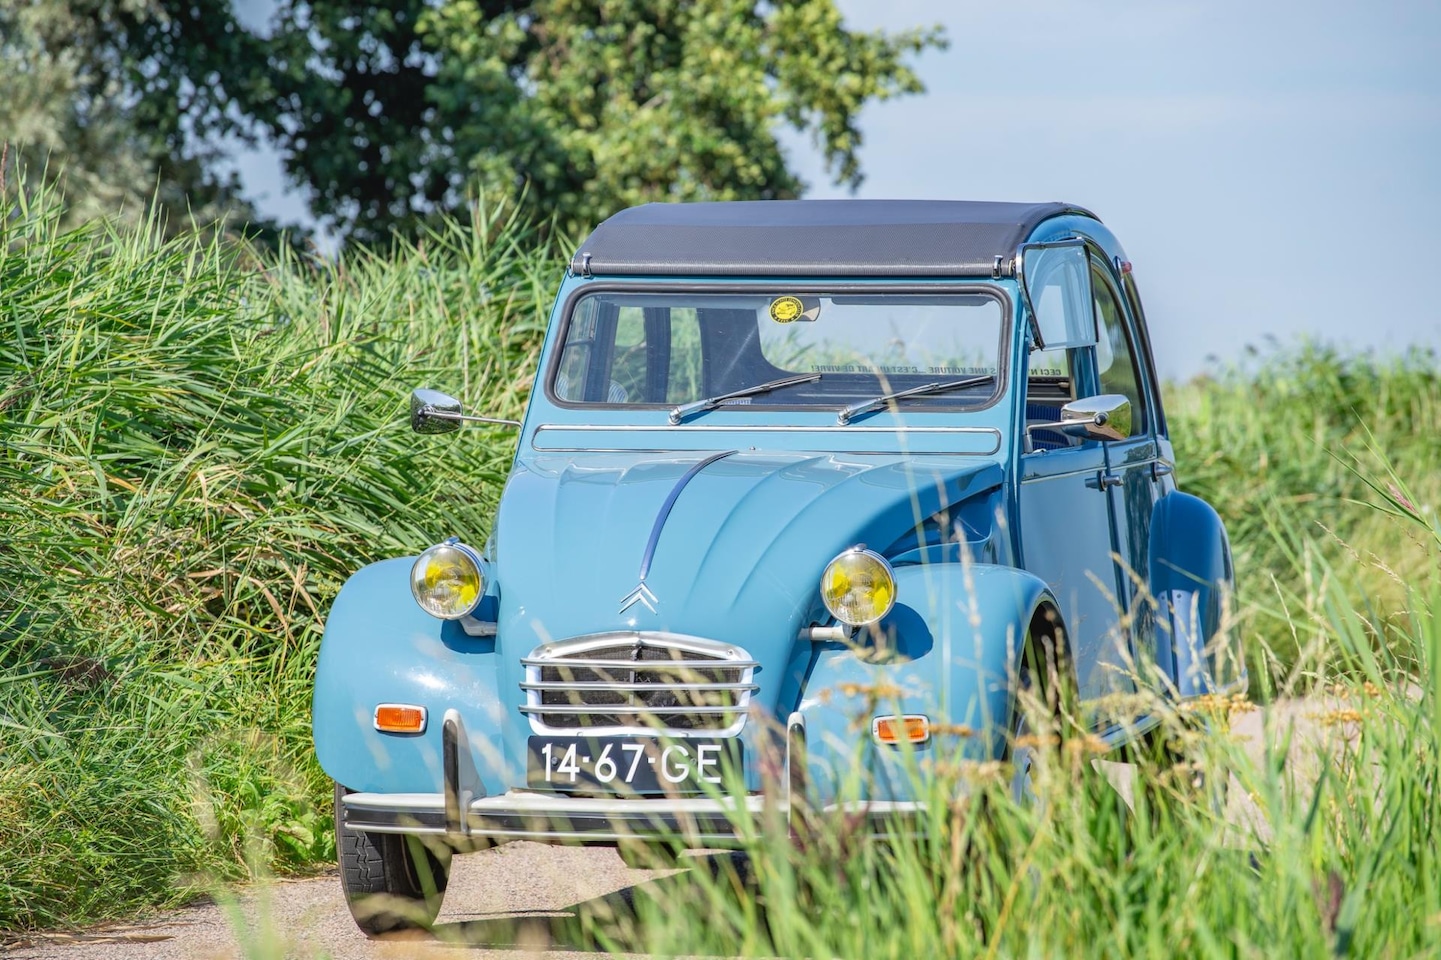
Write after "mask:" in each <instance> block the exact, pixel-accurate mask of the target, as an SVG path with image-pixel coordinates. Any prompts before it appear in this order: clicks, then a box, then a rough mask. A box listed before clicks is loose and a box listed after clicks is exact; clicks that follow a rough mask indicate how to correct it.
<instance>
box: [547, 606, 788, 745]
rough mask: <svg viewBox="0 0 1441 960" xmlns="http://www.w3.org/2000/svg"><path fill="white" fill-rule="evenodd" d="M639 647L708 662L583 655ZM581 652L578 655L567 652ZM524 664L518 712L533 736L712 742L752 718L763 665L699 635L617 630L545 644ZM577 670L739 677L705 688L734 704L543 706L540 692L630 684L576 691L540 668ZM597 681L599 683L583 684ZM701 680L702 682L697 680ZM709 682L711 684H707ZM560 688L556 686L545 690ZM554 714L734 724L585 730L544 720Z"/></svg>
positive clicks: (736, 649) (642, 686)
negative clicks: (730, 694) (720, 672)
mask: <svg viewBox="0 0 1441 960" xmlns="http://www.w3.org/2000/svg"><path fill="white" fill-rule="evenodd" d="M626 645H636V646H639V647H649V648H651V649H655V650H662V651H667V652H669V653H671V655H673V656H674V655H677V654H679V655H684V654H687V653H689V654H693V655H695V656H697V657H704V658H706V659H695V660H670V659H666V660H613V659H601V658H598V657H586V656H585V654H586V653H588V652H589V651H591V650H598V649H604V648H606V647H615V646H626ZM572 653H574V654H580V656H577V657H571V656H568V654H572ZM521 664H522V665H523V666H524V667H525V679H524V680H523V681H522V683H521V690H522V692H523V693H524V695H525V705H524V706H522V707H521V708H520V712H521V713H522V714H524V715H526V716H528V717H529V719H530V728H531V732H532V733H534V734H536V735H538V736H555V737H606V736H627V735H637V736H644V737H655V736H667V737H673V738H675V739H677V740H685V739H710V738H721V737H734V736H737V735H738V734H739V733H740V732H741V729H742V728H743V727H744V726H745V723H746V718H747V716H748V714H749V708H750V703H751V696H752V694H753V693H754V692H755V691H756V690H757V689H759V687H758V685H757V684H756V683H754V682H753V681H754V674H755V671H756V670H757V669H759V667H760V664H759V663H758V662H756V661H755V660H752V659H750V657H749V656H748V655H747V654H746V652H745V651H744V650H741V649H740V648H739V647H737V646H735V645H733V644H728V643H720V642H717V641H715V640H705V639H702V638H700V637H691V636H686V635H684V634H677V633H664V632H659V631H657V632H648V631H640V630H613V631H609V632H606V633H593V634H588V635H586V636H580V637H573V638H570V639H568V640H559V641H555V642H553V643H546V644H542V645H541V646H539V647H537V648H536V649H534V650H532V651H531V653H530V656H527V657H522V658H521ZM566 667H574V668H576V669H584V670H592V671H599V672H602V673H603V672H605V671H607V670H613V671H622V670H623V671H628V672H633V671H642V672H649V673H661V674H666V675H670V676H675V677H678V678H680V679H681V680H682V681H685V680H686V678H687V675H688V674H689V675H690V676H691V677H694V676H696V675H700V671H704V670H715V669H725V670H736V671H739V674H740V675H739V676H738V677H737V678H736V682H735V683H733V684H724V683H722V684H721V685H719V686H716V687H707V688H706V689H713V690H716V691H717V692H721V691H725V690H732V691H734V692H735V694H736V702H735V704H733V705H728V706H713V707H712V706H686V707H672V708H669V709H667V708H654V709H652V708H651V707H649V706H647V705H645V704H630V703H625V704H542V703H541V694H542V692H543V691H557V690H558V691H565V690H566V689H571V690H577V689H597V690H604V689H612V690H621V689H623V687H622V684H626V685H631V683H632V682H631V681H622V682H618V683H617V684H615V685H610V684H605V683H604V681H600V684H601V685H600V686H597V687H587V688H578V687H577V686H576V684H575V683H572V682H569V681H564V680H561V681H543V680H541V673H540V671H541V669H542V668H549V669H552V670H556V669H563V668H566ZM581 682H592V683H593V682H596V681H581ZM694 682H699V681H694ZM707 682H709V681H707ZM546 684H556V686H546ZM633 685H634V686H637V687H639V688H640V689H643V690H644V689H654V688H655V686H656V685H655V684H651V685H645V684H640V683H639V682H635V683H634V684H633ZM547 713H552V714H556V715H571V716H574V715H593V716H597V717H598V716H607V715H608V716H613V717H635V718H637V719H640V718H642V717H646V716H657V715H664V714H674V715H678V716H684V715H701V716H704V715H711V716H715V717H717V718H725V717H730V718H731V720H730V722H729V723H728V724H727V725H726V726H724V727H704V728H696V729H689V728H687V729H674V728H670V727H660V726H655V725H646V724H644V723H631V724H611V725H608V726H601V725H597V726H587V727H554V726H551V725H550V724H548V723H546V722H545V719H544V715H545V714H547Z"/></svg>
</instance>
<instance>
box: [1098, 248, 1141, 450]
mask: <svg viewBox="0 0 1441 960" xmlns="http://www.w3.org/2000/svg"><path fill="white" fill-rule="evenodd" d="M1091 288H1092V290H1094V292H1095V298H1096V323H1097V325H1098V327H1099V330H1098V331H1097V332H1098V333H1099V335H1100V336H1099V338H1098V340H1097V341H1096V372H1097V374H1099V377H1100V386H1101V393H1119V394H1121V395H1122V396H1124V397H1126V398H1127V399H1129V400H1130V401H1131V418H1132V420H1131V422H1132V424H1133V427H1132V434H1133V435H1136V434H1142V433H1145V432H1146V431H1147V430H1148V429H1149V428H1150V425H1149V424H1148V423H1147V421H1146V394H1145V392H1144V391H1143V390H1142V389H1141V373H1140V369H1139V368H1138V367H1137V365H1136V353H1135V350H1133V349H1132V346H1131V336H1130V331H1129V330H1127V329H1126V315H1125V313H1124V312H1122V310H1121V299H1120V297H1119V296H1118V295H1117V293H1116V288H1115V287H1114V286H1113V285H1112V284H1111V281H1110V278H1109V277H1107V276H1106V275H1105V274H1104V273H1103V272H1102V271H1100V270H1098V269H1096V268H1094V267H1093V268H1092V270H1091Z"/></svg>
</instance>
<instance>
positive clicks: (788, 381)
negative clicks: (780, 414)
mask: <svg viewBox="0 0 1441 960" xmlns="http://www.w3.org/2000/svg"><path fill="white" fill-rule="evenodd" d="M820 378H821V375H820V374H819V373H805V374H801V375H800V376H798V377H782V378H781V379H779V380H770V381H767V382H766V383H758V384H756V385H755V386H753V387H743V388H741V389H740V390H732V391H731V392H730V393H722V394H720V395H719V396H715V397H706V398H705V399H704V400H692V401H691V402H690V403H683V404H681V405H680V406H678V407H671V408H670V422H671V423H680V422H682V421H683V420H685V418H686V417H689V416H691V415H692V414H696V413H702V412H704V411H706V410H714V409H715V408H716V407H718V406H720V405H721V404H722V403H725V402H726V401H727V400H739V399H740V398H741V397H753V396H755V395H756V394H758V393H770V392H771V391H772V390H779V389H780V388H781V387H793V386H795V385H796V384H800V383H813V382H815V381H816V380H819V379H820Z"/></svg>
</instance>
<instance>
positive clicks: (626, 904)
mask: <svg viewBox="0 0 1441 960" xmlns="http://www.w3.org/2000/svg"><path fill="white" fill-rule="evenodd" d="M677 866H678V868H679V869H677V870H675V871H674V872H672V873H670V874H669V875H667V876H663V877H657V878H655V879H651V880H646V881H643V882H641V883H637V884H634V885H632V886H629V887H623V888H621V889H620V890H616V891H614V892H612V893H609V894H606V895H605V896H602V897H595V898H594V899H591V900H585V901H582V902H581V903H577V904H575V905H574V906H572V907H569V908H567V909H565V910H560V911H546V912H536V913H527V914H516V913H502V914H475V915H473V916H472V917H468V918H465V919H461V920H455V921H452V922H449V923H438V924H436V925H435V927H433V928H432V930H431V932H430V934H431V937H433V938H434V940H435V941H437V942H438V943H441V944H445V945H446V946H456V947H475V948H482V947H483V948H487V949H496V948H501V949H504V948H513V949H518V950H528V951H535V950H605V951H622V952H640V953H643V952H646V950H647V947H646V943H645V937H644V935H643V933H642V931H641V928H640V923H639V920H638V917H637V911H636V900H637V898H638V897H643V898H647V899H649V900H652V901H654V902H656V903H659V904H667V903H671V904H674V903H677V902H684V897H685V894H684V893H683V892H682V888H684V887H687V886H689V885H690V884H692V883H694V882H695V876H694V871H697V870H705V871H708V872H709V873H710V875H711V876H712V877H713V878H718V877H721V876H722V875H725V876H728V877H732V878H735V880H738V881H739V882H740V883H741V884H742V885H744V886H749V885H750V883H751V879H752V877H751V872H750V861H749V860H748V859H747V858H746V856H745V855H744V854H741V853H724V852H722V853H714V854H707V855H701V856H691V857H687V858H685V859H684V860H682V861H681V862H680V863H679V864H677ZM413 938H415V935H414V934H410V935H409V936H407V937H405V939H413ZM384 939H390V938H384ZM397 939H399V938H397ZM425 939H430V937H426V938H425Z"/></svg>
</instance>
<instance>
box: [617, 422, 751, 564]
mask: <svg viewBox="0 0 1441 960" xmlns="http://www.w3.org/2000/svg"><path fill="white" fill-rule="evenodd" d="M735 452H736V451H735V450H725V451H723V452H721V453H713V454H711V455H710V456H708V457H706V458H705V459H703V460H701V461H700V462H699V463H696V464H695V465H693V466H692V467H691V468H690V469H689V470H687V471H686V472H685V473H683V474H681V478H680V479H679V480H677V481H676V484H675V486H674V487H672V488H671V491H670V493H669V494H668V495H667V496H666V498H665V502H664V503H662V504H661V505H660V513H658V514H656V518H655V523H654V524H652V525H651V528H650V539H648V540H646V542H645V553H644V554H642V555H641V558H640V582H641V583H645V578H646V577H648V576H650V562H651V560H653V559H655V548H656V544H657V543H659V542H660V532H661V531H662V530H663V529H665V521H666V518H668V517H669V516H670V511H671V508H672V507H674V506H675V502H676V500H677V499H678V498H679V497H680V492H681V491H682V490H684V489H685V488H686V484H688V483H690V482H691V481H692V480H694V479H695V477H696V474H698V473H700V472H701V471H702V470H704V469H705V468H706V467H708V466H710V465H711V464H713V463H715V462H716V461H717V460H724V459H725V458H726V457H728V456H730V455H731V454H733V453H735Z"/></svg>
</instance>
